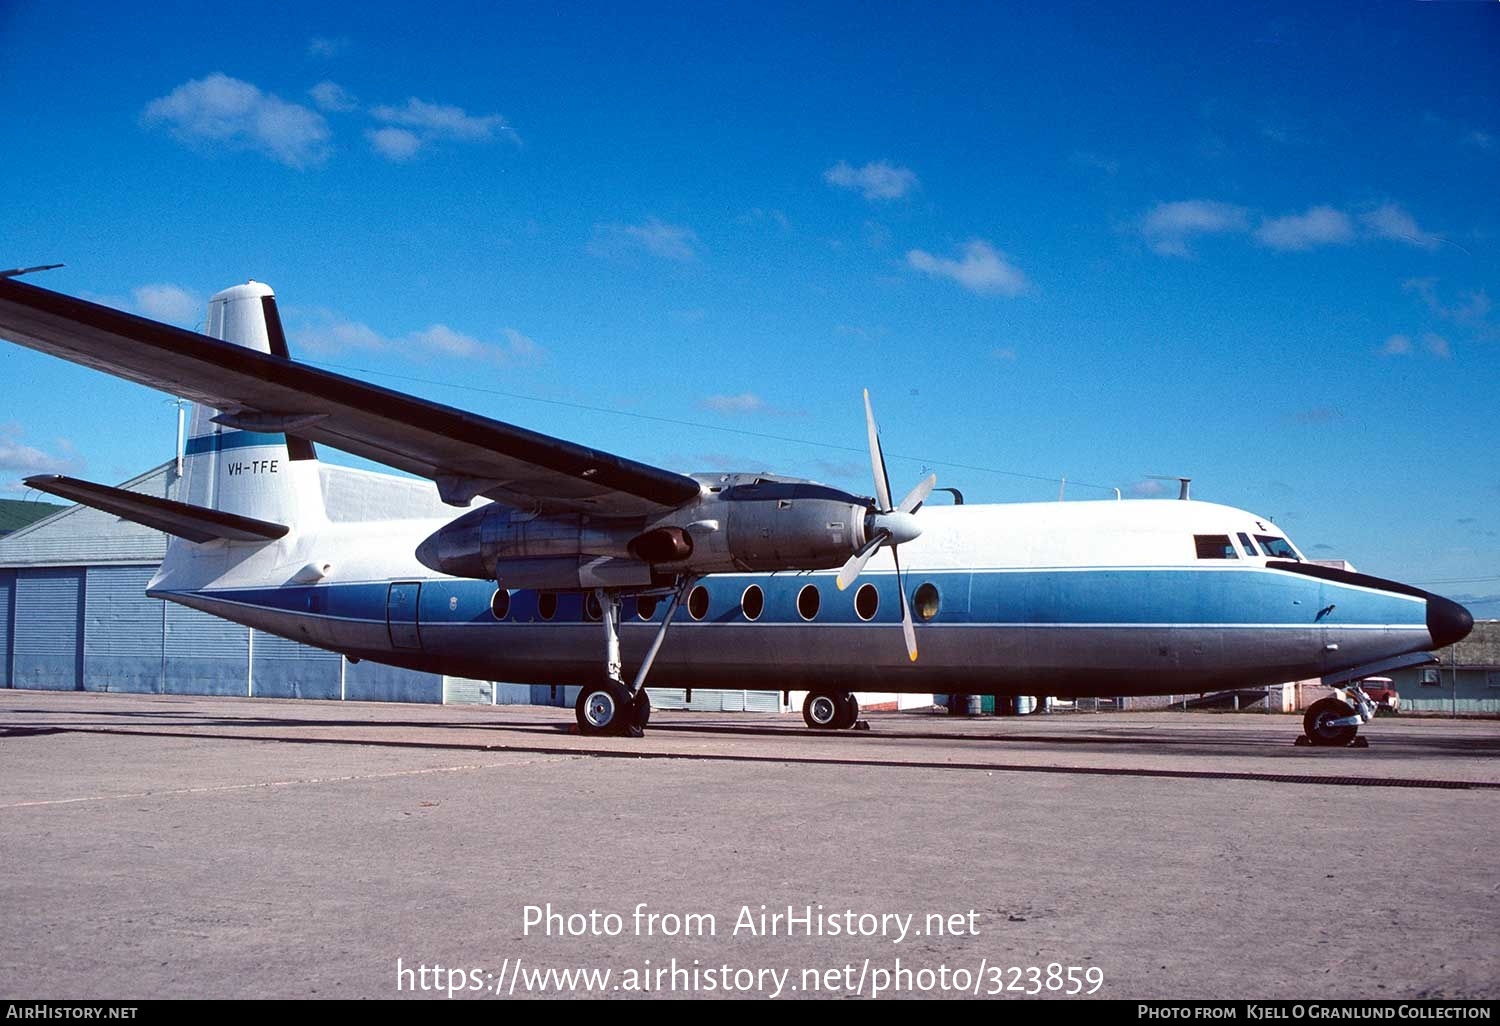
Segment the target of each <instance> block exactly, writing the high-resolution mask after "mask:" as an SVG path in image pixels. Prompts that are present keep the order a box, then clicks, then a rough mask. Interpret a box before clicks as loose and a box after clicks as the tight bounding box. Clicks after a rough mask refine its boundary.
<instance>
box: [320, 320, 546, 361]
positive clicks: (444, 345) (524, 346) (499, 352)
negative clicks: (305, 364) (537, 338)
mask: <svg viewBox="0 0 1500 1026" xmlns="http://www.w3.org/2000/svg"><path fill="white" fill-rule="evenodd" d="M298 321H299V323H298V324H297V325H296V327H295V328H294V330H293V331H292V332H291V336H292V343H293V352H294V353H295V352H298V351H301V352H307V353H312V354H315V355H319V356H336V355H339V354H341V353H350V352H395V353H401V354H404V355H414V356H417V357H420V358H428V357H438V358H441V359H450V360H470V361H473V360H478V361H484V362H488V363H498V364H505V365H520V364H531V363H536V362H538V361H540V360H541V359H543V358H544V357H545V355H546V350H544V349H543V348H542V347H541V346H539V345H537V344H536V342H534V341H533V340H532V339H531V338H529V337H527V336H526V335H524V334H522V333H521V332H519V331H517V330H516V329H515V328H506V329H504V332H503V334H504V336H505V341H503V342H484V341H481V340H480V339H477V338H474V337H473V336H472V335H465V334H464V333H462V332H460V331H455V330H454V329H452V328H450V327H448V326H447V325H446V324H433V325H429V326H428V327H426V328H423V329H422V330H421V331H413V332H410V333H408V334H406V335H403V336H402V337H400V338H388V337H386V336H384V335H382V334H380V333H379V332H378V331H375V330H374V329H373V328H371V327H369V326H368V325H366V324H362V323H360V322H359V321H350V320H345V319H343V318H341V317H339V316H338V315H336V314H334V313H332V312H331V311H328V310H316V311H312V312H310V313H301V312H299V316H298Z"/></svg>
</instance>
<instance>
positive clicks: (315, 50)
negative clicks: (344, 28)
mask: <svg viewBox="0 0 1500 1026" xmlns="http://www.w3.org/2000/svg"><path fill="white" fill-rule="evenodd" d="M347 49H349V39H348V37H347V36H336V37H329V36H313V37H312V38H311V39H309V40H308V41H307V55H308V56H309V57H337V56H338V55H339V54H341V53H343V52H344V51H345V50H347Z"/></svg>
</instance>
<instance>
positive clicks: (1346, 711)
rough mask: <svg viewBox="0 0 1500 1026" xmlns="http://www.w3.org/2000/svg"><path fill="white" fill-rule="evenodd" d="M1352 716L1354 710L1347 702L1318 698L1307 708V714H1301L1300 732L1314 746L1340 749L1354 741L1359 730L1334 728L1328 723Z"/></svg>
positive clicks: (1355, 728) (1354, 728) (1345, 727)
mask: <svg viewBox="0 0 1500 1026" xmlns="http://www.w3.org/2000/svg"><path fill="white" fill-rule="evenodd" d="M1353 715H1354V709H1353V707H1352V706H1350V705H1349V704H1348V703H1347V702H1342V701H1340V700H1339V699H1337V698H1320V699H1319V700H1318V701H1316V702H1314V703H1313V704H1312V705H1310V706H1308V707H1307V712H1306V713H1304V714H1303V716H1302V730H1303V731H1304V732H1305V733H1306V734H1307V739H1308V740H1309V741H1311V742H1312V743H1313V744H1315V745H1318V746H1320V747H1323V748H1342V747H1344V746H1345V745H1347V744H1348V743H1349V742H1350V741H1353V740H1354V735H1355V734H1358V733H1359V728H1358V727H1348V726H1344V727H1334V726H1330V725H1329V721H1331V720H1339V719H1343V718H1344V717H1345V716H1353Z"/></svg>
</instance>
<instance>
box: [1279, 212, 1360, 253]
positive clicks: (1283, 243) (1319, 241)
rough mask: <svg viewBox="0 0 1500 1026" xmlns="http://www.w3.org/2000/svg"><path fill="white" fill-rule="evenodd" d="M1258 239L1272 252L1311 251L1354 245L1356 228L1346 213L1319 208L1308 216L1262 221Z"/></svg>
mask: <svg viewBox="0 0 1500 1026" xmlns="http://www.w3.org/2000/svg"><path fill="white" fill-rule="evenodd" d="M1255 239H1256V241H1257V242H1259V243H1260V244H1261V245H1262V246H1269V247H1270V248H1272V249H1282V250H1307V249H1314V248H1316V247H1318V246H1334V245H1342V244H1344V243H1347V242H1353V241H1354V226H1353V225H1352V224H1351V223H1350V222H1349V215H1348V214H1345V213H1344V212H1343V211H1341V210H1335V209H1333V208H1332V207H1328V206H1318V207H1311V208H1309V209H1308V211H1307V213H1305V214H1288V215H1287V216H1285V217H1276V218H1271V219H1268V220H1265V221H1262V222H1261V224H1260V227H1259V228H1257V229H1255Z"/></svg>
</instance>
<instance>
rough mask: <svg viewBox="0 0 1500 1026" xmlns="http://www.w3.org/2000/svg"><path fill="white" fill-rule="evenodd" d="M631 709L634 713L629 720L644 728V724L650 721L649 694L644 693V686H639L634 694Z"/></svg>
mask: <svg viewBox="0 0 1500 1026" xmlns="http://www.w3.org/2000/svg"><path fill="white" fill-rule="evenodd" d="M631 711H632V712H633V713H634V714H635V715H634V716H633V718H632V719H631V722H632V723H634V724H635V725H636V726H637V727H639V728H641V729H642V730H645V729H646V724H648V723H650V722H651V696H650V695H648V694H646V689H645V688H641V690H640V692H639V693H638V694H637V695H636V696H635V705H634V707H633V708H632V710H631Z"/></svg>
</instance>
